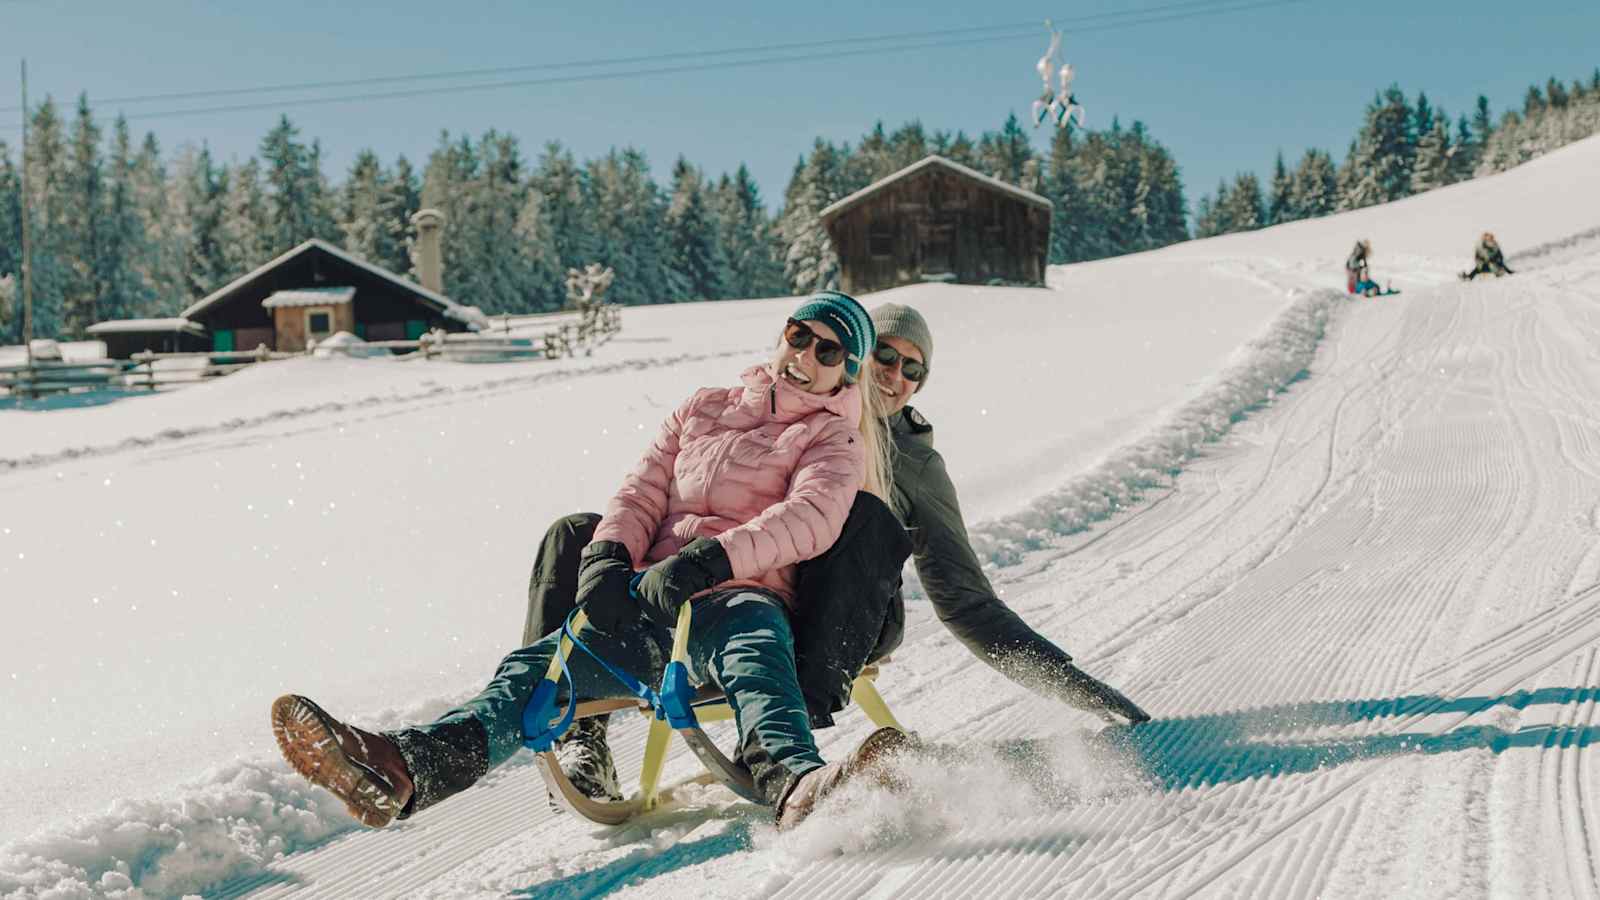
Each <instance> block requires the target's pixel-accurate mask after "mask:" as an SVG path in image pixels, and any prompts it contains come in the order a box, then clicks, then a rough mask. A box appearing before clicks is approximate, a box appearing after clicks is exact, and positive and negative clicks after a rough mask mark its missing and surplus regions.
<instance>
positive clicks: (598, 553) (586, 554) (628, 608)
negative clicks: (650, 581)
mask: <svg viewBox="0 0 1600 900" xmlns="http://www.w3.org/2000/svg"><path fill="white" fill-rule="evenodd" d="M632 580H633V557H632V556H631V555H629V553H628V548H627V547H625V546H623V545H622V544H619V543H617V542H616V541H590V542H589V546H587V547H585V548H583V555H582V556H580V557H579V558H578V597H577V600H578V606H579V607H580V608H581V609H582V610H583V612H584V615H586V616H588V617H589V624H591V625H593V626H594V627H596V628H598V629H600V630H601V631H605V632H610V633H613V634H614V633H616V631H617V629H619V628H622V627H623V626H626V625H629V624H631V623H633V622H635V621H638V618H639V604H638V603H636V602H634V599H633V597H631V596H629V595H628V583H629V582H630V581H632Z"/></svg>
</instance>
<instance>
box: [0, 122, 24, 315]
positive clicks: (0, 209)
mask: <svg viewBox="0 0 1600 900" xmlns="http://www.w3.org/2000/svg"><path fill="white" fill-rule="evenodd" d="M20 176H21V172H20V171H19V170H18V168H17V163H16V161H15V160H13V159H12V158H11V148H10V147H9V146H7V145H6V142H5V141H0V279H9V280H8V281H7V284H8V285H10V288H11V290H10V293H9V294H8V297H9V299H10V300H11V301H15V298H16V290H17V285H18V283H19V281H20V279H21V273H22V184H21V181H20ZM15 310H16V304H15V302H10V303H8V304H7V305H6V307H5V308H4V309H0V343H7V344H16V343H21V342H22V323H21V318H22V317H21V316H20V315H17V314H16V313H15Z"/></svg>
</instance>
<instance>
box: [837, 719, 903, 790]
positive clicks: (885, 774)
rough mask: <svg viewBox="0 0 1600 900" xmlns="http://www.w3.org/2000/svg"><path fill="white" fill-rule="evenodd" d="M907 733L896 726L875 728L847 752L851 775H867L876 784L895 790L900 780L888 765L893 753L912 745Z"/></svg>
mask: <svg viewBox="0 0 1600 900" xmlns="http://www.w3.org/2000/svg"><path fill="white" fill-rule="evenodd" d="M913 746H914V744H913V742H912V740H911V736H910V735H908V734H906V733H905V732H903V731H901V730H899V729H898V728H879V729H878V730H877V731H874V732H873V733H871V734H869V735H867V739H866V740H864V741H862V742H861V745H860V746H858V747H856V749H855V752H854V753H852V754H850V760H849V763H848V768H849V769H850V772H851V775H850V777H851V778H852V779H855V778H870V779H872V780H873V782H875V783H876V784H877V785H878V786H880V787H886V788H890V789H893V790H899V789H901V788H903V787H905V783H904V780H903V779H902V778H900V776H899V775H898V774H896V773H895V771H894V768H893V767H892V766H891V765H889V763H890V762H892V761H893V757H895V756H896V755H898V754H900V753H903V752H906V751H909V750H911V749H913Z"/></svg>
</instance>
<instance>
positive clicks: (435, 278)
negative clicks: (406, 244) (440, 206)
mask: <svg viewBox="0 0 1600 900" xmlns="http://www.w3.org/2000/svg"><path fill="white" fill-rule="evenodd" d="M411 224H413V225H415V226H417V249H416V251H415V252H414V253H413V254H412V257H411V262H412V263H413V264H414V265H415V266H416V267H417V280H418V281H419V282H421V283H422V286H423V287H425V288H427V289H428V290H430V291H433V292H434V293H435V294H442V293H444V254H443V253H442V252H440V250H439V232H440V230H441V229H443V228H444V213H442V212H440V211H438V210H437V209H419V210H417V212H416V214H415V215H413V216H412V217H411Z"/></svg>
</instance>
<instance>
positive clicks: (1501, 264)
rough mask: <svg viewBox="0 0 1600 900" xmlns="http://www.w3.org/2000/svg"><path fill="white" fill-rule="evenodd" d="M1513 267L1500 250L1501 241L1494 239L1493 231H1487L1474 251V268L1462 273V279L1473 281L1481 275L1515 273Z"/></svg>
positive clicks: (1498, 275)
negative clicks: (1507, 263)
mask: <svg viewBox="0 0 1600 900" xmlns="http://www.w3.org/2000/svg"><path fill="white" fill-rule="evenodd" d="M1513 274H1515V273H1514V272H1512V271H1511V267H1510V266H1508V265H1506V255H1505V254H1504V253H1502V252H1501V250H1500V243H1499V242H1498V241H1496V240H1495V239H1494V234H1493V233H1492V232H1488V231H1485V232H1484V233H1483V237H1481V238H1478V246H1477V247H1475V248H1473V251H1472V270H1471V271H1468V272H1462V273H1461V280H1462V281H1471V280H1472V279H1474V278H1476V277H1478V276H1479V275H1493V276H1494V277H1496V278H1499V277H1500V276H1501V275H1513Z"/></svg>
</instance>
